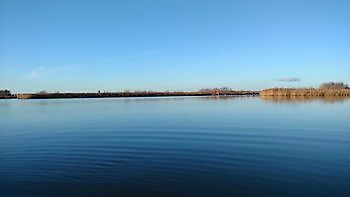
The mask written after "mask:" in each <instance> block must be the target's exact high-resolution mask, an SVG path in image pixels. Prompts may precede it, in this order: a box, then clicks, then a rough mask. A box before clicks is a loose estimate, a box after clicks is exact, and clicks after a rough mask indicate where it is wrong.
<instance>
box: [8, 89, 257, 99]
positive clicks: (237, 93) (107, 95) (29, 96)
mask: <svg viewBox="0 0 350 197" xmlns="http://www.w3.org/2000/svg"><path fill="white" fill-rule="evenodd" d="M231 95H232V96H240V95H241V96H257V95H259V92H258V91H226V92H220V91H216V92H103V93H23V94H16V95H15V97H14V98H17V99H61V98H62V99H71V98H72V99H73V98H120V97H166V96H231Z"/></svg>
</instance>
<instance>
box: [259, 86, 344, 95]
mask: <svg viewBox="0 0 350 197" xmlns="http://www.w3.org/2000/svg"><path fill="white" fill-rule="evenodd" d="M260 96H285V97H297V96H304V97H313V96H350V89H315V88H271V89H266V90H262V91H261V92H260Z"/></svg>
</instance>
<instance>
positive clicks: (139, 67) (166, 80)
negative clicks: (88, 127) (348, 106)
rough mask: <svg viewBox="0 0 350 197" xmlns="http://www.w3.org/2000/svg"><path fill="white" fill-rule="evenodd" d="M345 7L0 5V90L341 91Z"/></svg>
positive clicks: (201, 2)
mask: <svg viewBox="0 0 350 197" xmlns="http://www.w3.org/2000/svg"><path fill="white" fill-rule="evenodd" d="M349 21H350V1H348V0H327V1H326V0H285V1H283V0H265V1H262V0H127V1H126V0H124V1H118V0H114V1H112V0H111V1H106V0H99V1H89V0H81V1H79V0H75V1H73V0H57V1H47V0H42V1H37V0H31V1H25V0H22V1H18V0H8V1H7V0H0V74H1V77H0V89H3V88H9V89H11V90H13V91H14V92H36V91H40V90H47V91H97V90H107V91H119V90H197V89H199V88H206V87H217V86H228V87H231V88H234V89H262V88H267V87H276V86H283V87H291V86H296V87H310V86H318V85H319V84H320V83H322V82H325V81H331V80H333V81H343V82H345V83H350V22H349Z"/></svg>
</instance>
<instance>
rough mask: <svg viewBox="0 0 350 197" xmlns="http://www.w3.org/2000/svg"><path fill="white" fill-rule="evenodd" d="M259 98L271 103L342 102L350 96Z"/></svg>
mask: <svg viewBox="0 0 350 197" xmlns="http://www.w3.org/2000/svg"><path fill="white" fill-rule="evenodd" d="M260 98H261V99H263V100H264V101H268V102H273V103H306V102H314V101H319V102H322V103H342V102H345V101H346V100H349V98H350V97H337V96H326V97H319V96H317V97H305V96H295V97H288V96H260Z"/></svg>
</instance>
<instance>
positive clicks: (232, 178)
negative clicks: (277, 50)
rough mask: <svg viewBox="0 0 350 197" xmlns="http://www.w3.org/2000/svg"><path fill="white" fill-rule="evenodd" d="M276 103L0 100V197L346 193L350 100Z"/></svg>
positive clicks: (251, 100) (256, 100)
mask: <svg viewBox="0 0 350 197" xmlns="http://www.w3.org/2000/svg"><path fill="white" fill-rule="evenodd" d="M336 100H337V101H339V100H338V99H336ZM340 100H341V99H340ZM270 101H272V102H270ZM280 102H281V100H280V99H264V98H263V99H261V98H259V97H233V96H227V97H186V98H184V97H177V98H172V97H168V98H106V99H61V100H59V99H56V100H55V99H54V100H11V101H0V196H11V197H12V196H35V197H37V196H39V197H40V196H45V197H46V196H122V197H124V196H132V197H134V196H152V197H153V196H167V197H171V196H174V197H178V196H180V197H182V196H186V197H187V196H189V197H192V196H198V197H203V196H210V197H212V196H220V197H226V196H227V197H229V196H254V197H255V196H293V197H294V196H340V197H342V196H344V197H348V196H349V193H350V189H349V188H350V154H349V152H350V121H349V117H350V101H349V100H346V99H343V100H342V101H341V102H338V103H337V104H332V105H328V104H326V103H329V101H327V102H324V101H321V102H320V99H319V98H318V99H306V100H304V99H298V100H295V99H294V100H292V99H290V100H284V101H283V105H281V104H279V103H280ZM276 103H278V104H276ZM331 103H333V101H332V102H331Z"/></svg>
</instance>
